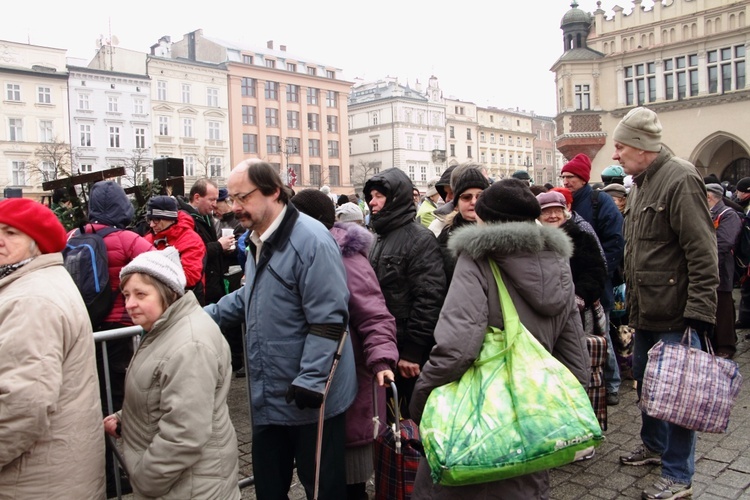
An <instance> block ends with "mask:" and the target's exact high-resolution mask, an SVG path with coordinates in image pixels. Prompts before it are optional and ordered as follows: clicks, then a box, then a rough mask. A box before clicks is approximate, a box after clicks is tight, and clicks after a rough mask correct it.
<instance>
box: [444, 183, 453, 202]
mask: <svg viewBox="0 0 750 500" xmlns="http://www.w3.org/2000/svg"><path fill="white" fill-rule="evenodd" d="M443 189H445V202H446V203H448V202H449V201H451V200H452V199H453V188H452V187H450V186H443Z"/></svg>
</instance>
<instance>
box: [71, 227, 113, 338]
mask: <svg viewBox="0 0 750 500" xmlns="http://www.w3.org/2000/svg"><path fill="white" fill-rule="evenodd" d="M115 231H121V229H118V228H114V227H106V228H102V229H100V230H99V231H96V230H95V229H94V228H93V227H92V228H91V232H90V233H88V232H83V231H82V230H81V229H78V230H77V231H76V232H75V233H72V234H71V236H70V237H69V238H68V243H67V244H66V245H65V249H64V250H63V252H62V254H63V265H64V266H65V269H67V270H68V272H69V273H70V276H71V277H72V278H73V281H74V282H75V284H76V286H77V287H78V290H79V291H80V292H81V297H83V302H84V303H85V304H86V309H87V310H88V312H89V318H90V319H91V326H92V327H93V329H94V330H95V331H96V330H97V329H98V328H99V326H100V325H101V323H102V322H103V321H104V319H105V318H106V317H107V315H108V314H109V312H110V311H111V310H112V304H113V302H114V294H113V293H112V289H111V288H110V286H109V258H108V257H107V246H106V245H105V243H104V237H105V236H107V235H108V234H111V233H114V232H115Z"/></svg>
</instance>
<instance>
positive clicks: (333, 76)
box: [326, 70, 336, 80]
mask: <svg viewBox="0 0 750 500" xmlns="http://www.w3.org/2000/svg"><path fill="white" fill-rule="evenodd" d="M326 78H330V79H331V80H335V79H336V72H335V71H331V70H326Z"/></svg>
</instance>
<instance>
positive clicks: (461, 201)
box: [458, 188, 482, 222]
mask: <svg viewBox="0 0 750 500" xmlns="http://www.w3.org/2000/svg"><path fill="white" fill-rule="evenodd" d="M481 193H482V190H481V189H480V188H469V189H467V190H466V191H464V192H463V193H461V196H459V197H458V212H459V213H460V214H461V217H462V218H463V219H464V220H465V221H469V222H474V221H476V220H477V214H476V212H474V207H475V206H476V204H477V200H478V199H479V195H480V194H481Z"/></svg>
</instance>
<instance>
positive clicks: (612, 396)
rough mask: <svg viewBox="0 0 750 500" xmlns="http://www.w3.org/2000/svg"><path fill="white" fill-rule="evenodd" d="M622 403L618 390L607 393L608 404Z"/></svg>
mask: <svg viewBox="0 0 750 500" xmlns="http://www.w3.org/2000/svg"><path fill="white" fill-rule="evenodd" d="M619 404H620V396H619V395H618V394H617V393H616V392H608V393H607V406H617V405H619Z"/></svg>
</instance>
